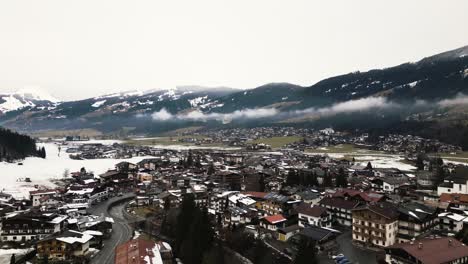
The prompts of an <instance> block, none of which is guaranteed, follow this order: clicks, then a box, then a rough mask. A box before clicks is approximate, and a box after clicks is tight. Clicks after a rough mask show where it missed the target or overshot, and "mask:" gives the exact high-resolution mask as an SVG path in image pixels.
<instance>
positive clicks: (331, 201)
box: [319, 197, 359, 210]
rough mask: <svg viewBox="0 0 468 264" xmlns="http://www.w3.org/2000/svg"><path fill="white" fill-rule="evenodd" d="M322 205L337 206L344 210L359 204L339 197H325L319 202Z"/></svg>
mask: <svg viewBox="0 0 468 264" xmlns="http://www.w3.org/2000/svg"><path fill="white" fill-rule="evenodd" d="M319 204H320V205H322V206H332V207H337V208H343V209H346V210H351V209H354V208H356V207H357V206H358V205H359V202H357V201H350V200H345V199H343V198H339V197H325V198H323V199H322V200H320V202H319Z"/></svg>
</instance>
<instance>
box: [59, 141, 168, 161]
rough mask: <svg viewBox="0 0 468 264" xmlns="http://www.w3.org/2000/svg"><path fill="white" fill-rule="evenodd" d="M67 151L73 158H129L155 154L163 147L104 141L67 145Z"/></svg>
mask: <svg viewBox="0 0 468 264" xmlns="http://www.w3.org/2000/svg"><path fill="white" fill-rule="evenodd" d="M66 153H68V154H69V156H70V158H71V159H77V160H81V159H106V158H107V159H129V158H132V157H142V156H155V155H159V154H160V153H161V149H157V148H153V147H148V146H138V145H127V144H119V143H114V144H112V145H108V144H102V143H85V144H72V145H67V148H66Z"/></svg>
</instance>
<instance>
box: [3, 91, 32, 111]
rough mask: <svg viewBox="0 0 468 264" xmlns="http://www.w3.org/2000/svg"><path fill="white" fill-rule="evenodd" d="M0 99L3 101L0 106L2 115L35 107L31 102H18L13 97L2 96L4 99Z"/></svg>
mask: <svg viewBox="0 0 468 264" xmlns="http://www.w3.org/2000/svg"><path fill="white" fill-rule="evenodd" d="M1 99H3V101H5V102H3V103H1V104H0V111H2V112H3V113H7V112H10V111H15V110H19V109H22V108H25V107H28V106H31V107H33V106H35V105H34V104H33V103H32V102H29V101H26V102H22V101H20V100H19V99H17V98H16V97H15V96H14V95H9V96H4V97H1Z"/></svg>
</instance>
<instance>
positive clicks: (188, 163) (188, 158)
mask: <svg viewBox="0 0 468 264" xmlns="http://www.w3.org/2000/svg"><path fill="white" fill-rule="evenodd" d="M192 165H193V156H192V150H189V152H188V156H187V162H186V163H185V167H187V168H188V167H192Z"/></svg>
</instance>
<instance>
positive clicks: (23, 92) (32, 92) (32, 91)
mask: <svg viewBox="0 0 468 264" xmlns="http://www.w3.org/2000/svg"><path fill="white" fill-rule="evenodd" d="M14 94H15V95H17V96H20V97H22V98H23V99H25V100H35V101H49V102H52V103H58V102H59V100H58V99H57V98H55V97H53V96H51V95H50V94H48V93H47V92H45V91H43V90H41V89H39V88H24V89H20V90H18V91H17V92H16V93H14Z"/></svg>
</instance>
